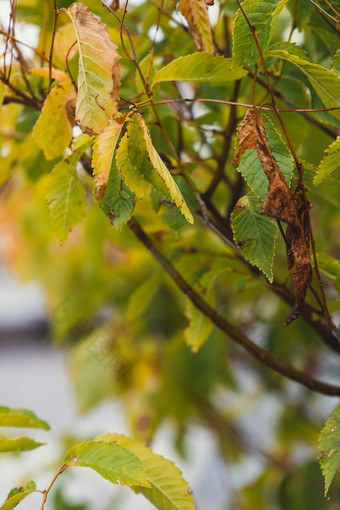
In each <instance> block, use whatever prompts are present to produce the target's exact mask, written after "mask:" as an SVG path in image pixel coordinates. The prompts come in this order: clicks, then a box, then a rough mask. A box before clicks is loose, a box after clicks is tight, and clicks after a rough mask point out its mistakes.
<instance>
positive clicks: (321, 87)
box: [267, 50, 340, 119]
mask: <svg viewBox="0 0 340 510" xmlns="http://www.w3.org/2000/svg"><path fill="white" fill-rule="evenodd" d="M267 55H268V56H273V57H279V58H282V59H284V60H287V61H288V62H291V63H292V64H294V65H295V66H296V67H297V68H298V69H300V71H302V72H303V73H304V74H305V75H306V76H307V78H308V80H309V82H310V84H311V85H312V87H313V88H314V90H315V92H316V93H317V95H318V96H319V98H320V99H321V101H322V102H323V104H324V105H325V107H326V108H334V107H340V78H338V76H337V75H336V74H335V73H334V72H333V71H330V70H329V69H326V68H325V67H323V66H320V65H319V64H313V63H311V62H308V60H304V59H302V58H300V57H298V56H296V55H292V54H290V53H288V52H287V51H284V50H277V51H273V50H270V51H268V52H267ZM330 114H331V115H332V116H334V117H335V118H336V119H340V110H332V111H330Z"/></svg>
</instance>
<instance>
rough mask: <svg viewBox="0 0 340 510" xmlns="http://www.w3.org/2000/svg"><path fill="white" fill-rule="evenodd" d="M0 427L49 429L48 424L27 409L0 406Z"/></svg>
mask: <svg viewBox="0 0 340 510" xmlns="http://www.w3.org/2000/svg"><path fill="white" fill-rule="evenodd" d="M0 427H27V428H34V429H44V430H50V426H49V424H48V423H47V422H46V421H44V420H40V418H38V417H37V416H36V415H35V414H34V412H33V411H30V410H29V409H11V408H10V407H0Z"/></svg>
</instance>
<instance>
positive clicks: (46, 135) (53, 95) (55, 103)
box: [33, 85, 75, 159]
mask: <svg viewBox="0 0 340 510" xmlns="http://www.w3.org/2000/svg"><path fill="white" fill-rule="evenodd" d="M74 107H75V92H74V89H73V88H70V87H63V86H61V85H60V86H57V87H55V88H53V89H52V90H51V92H50V94H49V96H48V97H47V99H46V101H45V104H44V107H43V109H42V112H41V115H40V117H39V119H38V121H37V122H36V124H35V126H34V130H33V138H34V141H35V142H36V144H37V145H38V146H39V147H40V149H42V150H43V151H44V154H45V157H46V159H54V158H56V157H58V156H62V155H63V154H64V151H65V149H66V147H68V145H69V144H70V142H71V140H72V130H73V126H74Z"/></svg>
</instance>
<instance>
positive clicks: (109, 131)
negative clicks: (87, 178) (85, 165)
mask: <svg viewBox="0 0 340 510" xmlns="http://www.w3.org/2000/svg"><path fill="white" fill-rule="evenodd" d="M125 119H126V115H120V116H119V117H116V118H114V119H112V120H110V121H109V123H108V124H107V125H106V126H105V128H104V129H103V131H102V132H101V133H100V134H99V135H98V136H97V138H96V140H95V142H94V145H93V154H92V167H93V173H94V182H95V185H96V187H97V195H96V198H97V200H100V199H101V198H103V196H104V193H105V188H106V185H107V182H108V179H109V175H110V170H111V165H112V162H113V161H114V153H115V149H116V145H117V141H118V138H119V135H120V132H121V130H122V128H123V126H124V121H125Z"/></svg>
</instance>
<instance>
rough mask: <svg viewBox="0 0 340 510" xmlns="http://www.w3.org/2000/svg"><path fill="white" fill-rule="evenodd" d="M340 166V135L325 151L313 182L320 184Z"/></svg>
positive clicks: (316, 184)
mask: <svg viewBox="0 0 340 510" xmlns="http://www.w3.org/2000/svg"><path fill="white" fill-rule="evenodd" d="M339 168H340V137H338V138H337V139H336V140H335V142H333V143H332V144H331V145H330V146H329V147H328V148H327V149H326V150H325V153H324V157H323V159H322V160H321V163H320V165H319V168H318V171H317V173H316V175H315V177H314V180H313V184H314V186H318V185H319V184H321V183H322V181H324V180H325V179H326V177H327V176H328V175H330V174H331V173H332V172H334V171H335V170H338V169H339Z"/></svg>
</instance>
